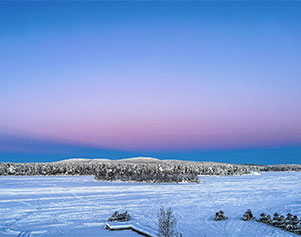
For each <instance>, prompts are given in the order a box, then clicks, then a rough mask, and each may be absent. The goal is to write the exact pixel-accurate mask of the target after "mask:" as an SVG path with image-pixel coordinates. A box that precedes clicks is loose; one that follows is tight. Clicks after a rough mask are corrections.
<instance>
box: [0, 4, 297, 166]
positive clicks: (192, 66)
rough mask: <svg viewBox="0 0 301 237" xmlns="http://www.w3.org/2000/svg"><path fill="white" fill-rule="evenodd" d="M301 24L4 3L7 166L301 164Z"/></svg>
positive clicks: (278, 13) (254, 13) (200, 12)
mask: <svg viewBox="0 0 301 237" xmlns="http://www.w3.org/2000/svg"><path fill="white" fill-rule="evenodd" d="M300 12H301V2H295V1H291V2H284V1H283V2H282V1H275V2H271V1H266V2H260V1H256V2H248V1H242V2H239V1H234V2H224V1H214V2H205V1H199V2H197V1H189V2H182V1H177V2H171V1H155V2H152V1H142V2H138V1H133V2H127V1H120V2H119V1H113V2H106V1H99V2H98V1H91V2H84V1H77V2H73V1H64V2H59V1H54V2H47V1H24V2H19V1H12V2H5V1H0V161H12V162H32V161H43V162H45V161H54V160H60V159H66V158H73V157H87V158H99V157H105V158H112V159H120V158H125V157H131V156H155V157H158V158H161V159H182V160H196V161H204V160H211V161H219V162H230V163H231V162H232V163H260V164H278V163H301V159H300V158H301V44H300V42H301V14H300Z"/></svg>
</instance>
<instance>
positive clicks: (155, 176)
mask: <svg viewBox="0 0 301 237" xmlns="http://www.w3.org/2000/svg"><path fill="white" fill-rule="evenodd" d="M263 171H301V165H298V164H291V165H287V164H285V165H253V164H246V165H239V164H228V163H217V162H197V161H181V160H159V159H156V158H145V157H136V158H130V159H123V160H109V159H68V160H62V161H57V162H47V163H37V162H30V163H13V162H0V176H34V175H71V176H72V175H93V176H95V179H96V180H101V181H126V182H128V181H132V182H152V183H166V182H167V183H179V182H196V183H197V182H200V180H199V178H198V176H199V175H217V176H228V175H244V174H251V173H252V172H263Z"/></svg>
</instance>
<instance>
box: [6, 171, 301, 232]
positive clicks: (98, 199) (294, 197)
mask: <svg viewBox="0 0 301 237" xmlns="http://www.w3.org/2000/svg"><path fill="white" fill-rule="evenodd" d="M201 179H202V180H203V182H202V183H200V184H194V183H193V184H188V183H186V184H149V183H118V182H99V181H95V180H94V177H92V176H91V177H90V176H35V177H32V176H2V177H0V236H91V237H93V236H100V237H102V236H112V237H114V236H124V237H127V236H139V235H138V234H137V233H134V232H131V231H129V230H126V231H108V230H105V229H104V227H105V223H106V222H107V219H108V218H109V217H110V216H111V215H112V214H113V212H114V211H116V210H118V211H120V212H123V211H128V212H129V214H130V215H131V217H132V219H131V220H130V221H129V222H125V223H122V224H126V225H134V226H136V227H137V228H139V229H142V230H145V231H147V232H148V233H153V234H154V235H155V234H156V229H157V228H156V222H157V213H158V210H159V208H160V207H165V208H166V207H172V208H173V210H174V214H175V216H176V218H177V220H178V224H177V226H178V230H179V231H180V232H181V233H182V234H183V236H184V237H186V236H207V237H208V236H296V235H294V234H292V233H289V232H284V231H282V230H280V229H277V228H274V227H271V226H268V225H265V224H262V223H257V222H255V221H249V222H244V221H242V220H241V216H242V214H243V213H244V212H245V211H246V210H247V209H251V210H252V211H253V214H254V215H255V216H256V217H258V216H259V214H260V213H261V212H265V213H267V214H274V213H275V212H279V213H280V214H283V215H284V214H286V213H288V212H291V213H292V214H294V215H298V217H299V218H300V217H301V172H269V173H262V174H261V175H245V176H224V177H216V176H202V177H201ZM219 210H223V211H224V212H225V215H226V216H228V217H229V219H228V220H226V221H221V222H215V221H214V220H213V218H214V215H215V212H217V211H219ZM111 224H112V225H114V224H116V225H119V224H120V223H111Z"/></svg>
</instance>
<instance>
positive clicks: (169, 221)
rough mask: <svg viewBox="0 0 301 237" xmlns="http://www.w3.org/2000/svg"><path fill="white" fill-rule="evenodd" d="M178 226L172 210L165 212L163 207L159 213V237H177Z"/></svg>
mask: <svg viewBox="0 0 301 237" xmlns="http://www.w3.org/2000/svg"><path fill="white" fill-rule="evenodd" d="M176 224H177V220H176V218H175V216H174V215H173V213H172V209H171V208H167V209H166V211H165V209H164V208H163V207H161V208H160V211H159V213H158V228H159V230H158V237H174V236H177V234H178V233H177V230H176Z"/></svg>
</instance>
